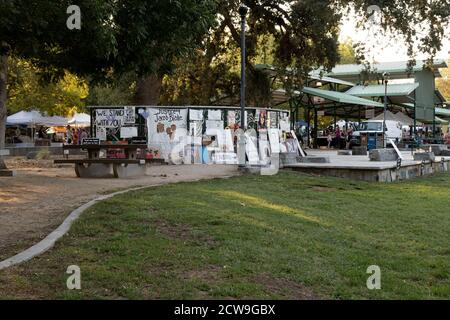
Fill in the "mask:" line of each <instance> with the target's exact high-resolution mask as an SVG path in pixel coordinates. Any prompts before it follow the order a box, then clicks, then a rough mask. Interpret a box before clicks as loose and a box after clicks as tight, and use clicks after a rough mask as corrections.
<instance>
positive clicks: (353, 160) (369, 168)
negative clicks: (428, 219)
mask: <svg viewBox="0 0 450 320" xmlns="http://www.w3.org/2000/svg"><path fill="white" fill-rule="evenodd" d="M307 153H308V156H312V157H328V158H329V159H330V162H329V163H296V164H289V165H285V166H284V169H288V170H295V171H301V172H305V173H311V174H317V175H322V176H333V177H340V178H347V179H352V180H364V181H372V182H393V181H400V180H407V179H412V178H416V177H421V176H427V175H431V174H435V173H441V172H447V171H450V157H440V156H437V157H436V159H435V161H434V162H432V163H431V162H430V161H428V162H421V161H414V158H413V155H412V153H411V151H402V152H401V153H402V156H403V160H402V163H401V166H400V167H398V163H397V161H386V162H379V161H370V160H369V156H368V155H367V156H352V155H338V151H337V150H307Z"/></svg>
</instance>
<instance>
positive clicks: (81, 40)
mask: <svg viewBox="0 0 450 320" xmlns="http://www.w3.org/2000/svg"><path fill="white" fill-rule="evenodd" d="M77 4H78V6H79V7H80V8H81V12H82V24H81V29H80V30H78V29H74V30H70V29H69V28H66V20H67V18H68V15H67V13H66V12H67V8H68V7H69V5H71V2H70V1H67V0H35V1H28V0H0V12H1V16H0V37H1V38H0V148H1V147H3V146H4V137H5V119H6V114H7V113H6V98H7V97H6V87H7V83H8V79H7V74H8V71H7V60H8V57H9V56H12V55H14V56H17V57H19V58H27V59H31V60H32V62H33V63H34V64H35V65H36V66H37V67H39V68H40V70H42V71H43V73H44V76H45V78H46V79H47V80H52V79H58V78H61V77H62V76H64V74H65V70H68V71H70V72H73V73H74V74H77V75H90V76H91V78H92V80H93V81H96V80H99V79H104V78H105V77H106V76H108V75H110V74H111V73H112V72H113V73H115V74H117V75H120V74H123V73H126V72H129V71H132V72H135V73H136V74H137V75H138V76H139V77H140V78H139V80H138V87H139V89H138V94H139V93H142V94H143V95H144V96H145V97H147V95H146V90H149V88H148V87H147V88H144V87H143V84H145V81H147V80H148V78H147V77H146V76H148V75H149V76H150V77H159V76H160V75H162V74H164V73H165V72H167V71H168V70H170V67H171V62H172V61H173V60H174V58H175V57H180V56H185V55H187V54H188V53H189V52H190V51H191V50H192V48H194V47H195V46H196V43H197V41H200V40H201V39H202V37H203V36H204V34H205V33H206V32H208V30H209V28H210V27H211V25H212V24H213V23H214V14H213V13H214V4H215V1H214V0H202V1H196V0H173V1H166V0H154V1H144V0H126V1H125V0H117V1H109V0H97V1H92V0H80V1H77ZM143 81H144V83H143ZM140 88H142V90H141V89H140ZM139 90H141V91H139ZM147 99H148V98H145V99H143V101H145V100H147Z"/></svg>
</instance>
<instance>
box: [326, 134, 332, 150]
mask: <svg viewBox="0 0 450 320" xmlns="http://www.w3.org/2000/svg"><path fill="white" fill-rule="evenodd" d="M327 142H328V149H331V143H332V142H333V136H332V135H331V130H327Z"/></svg>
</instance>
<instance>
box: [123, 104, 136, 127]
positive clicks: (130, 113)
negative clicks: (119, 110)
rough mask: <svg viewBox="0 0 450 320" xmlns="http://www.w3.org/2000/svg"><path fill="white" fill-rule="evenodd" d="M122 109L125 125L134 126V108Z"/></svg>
mask: <svg viewBox="0 0 450 320" xmlns="http://www.w3.org/2000/svg"><path fill="white" fill-rule="evenodd" d="M123 109H124V119H123V123H125V124H135V123H136V111H135V107H123Z"/></svg>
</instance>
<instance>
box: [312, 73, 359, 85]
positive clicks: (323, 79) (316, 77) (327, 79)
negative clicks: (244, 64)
mask: <svg viewBox="0 0 450 320" xmlns="http://www.w3.org/2000/svg"><path fill="white" fill-rule="evenodd" d="M310 78H311V79H313V80H317V81H320V82H324V83H335V84H342V85H344V86H349V87H354V86H355V84H354V83H353V82H349V81H344V80H340V79H336V78H332V77H326V76H320V75H315V74H310Z"/></svg>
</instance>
